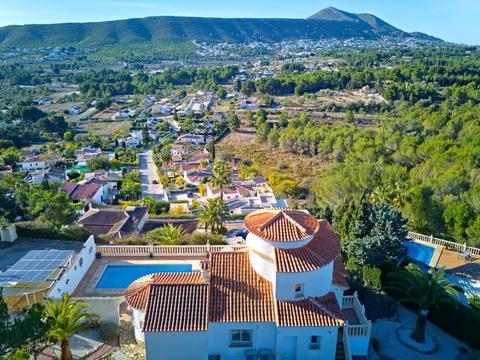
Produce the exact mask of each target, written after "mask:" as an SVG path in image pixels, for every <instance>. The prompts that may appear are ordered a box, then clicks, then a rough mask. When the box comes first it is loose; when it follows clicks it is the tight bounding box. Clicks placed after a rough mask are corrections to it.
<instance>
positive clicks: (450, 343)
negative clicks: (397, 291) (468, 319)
mask: <svg viewBox="0 0 480 360" xmlns="http://www.w3.org/2000/svg"><path fill="white" fill-rule="evenodd" d="M446 316H448V315H446ZM452 321H454V320H453V319H452ZM414 325H415V314H414V313H413V312H411V311H410V310H408V309H406V308H405V307H404V306H401V305H400V306H399V307H398V320H397V321H392V320H387V319H380V320H377V321H375V322H374V323H373V327H372V336H373V337H375V338H376V339H377V340H378V342H379V344H380V351H379V353H380V354H379V355H380V357H381V358H382V359H385V360H386V359H392V360H405V359H409V360H430V359H432V360H433V359H435V360H468V359H469V354H468V353H469V352H470V351H471V350H470V348H469V347H468V345H465V344H464V343H463V342H461V341H460V340H457V339H456V338H454V337H452V336H450V335H448V334H446V333H445V332H444V331H443V330H441V329H440V328H439V327H437V326H435V325H433V324H431V323H430V322H428V324H427V334H428V335H430V336H431V337H432V338H433V339H434V341H435V342H436V343H437V344H438V350H437V351H436V352H435V353H434V354H422V353H419V352H417V351H415V350H412V349H410V348H408V347H406V346H404V345H403V344H402V343H401V342H400V341H399V340H398V339H397V336H396V330H397V329H398V328H399V327H400V326H403V327H408V328H411V327H413V326H414Z"/></svg>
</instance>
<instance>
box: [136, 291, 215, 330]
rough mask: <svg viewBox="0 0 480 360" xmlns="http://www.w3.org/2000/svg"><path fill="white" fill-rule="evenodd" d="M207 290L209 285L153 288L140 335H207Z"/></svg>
mask: <svg viewBox="0 0 480 360" xmlns="http://www.w3.org/2000/svg"><path fill="white" fill-rule="evenodd" d="M208 290H209V289H208V284H177V285H152V286H151V289H150V294H149V297H148V303H147V310H146V312H145V321H144V324H143V331H146V332H186V331H206V330H207V328H208V292H209V291H208Z"/></svg>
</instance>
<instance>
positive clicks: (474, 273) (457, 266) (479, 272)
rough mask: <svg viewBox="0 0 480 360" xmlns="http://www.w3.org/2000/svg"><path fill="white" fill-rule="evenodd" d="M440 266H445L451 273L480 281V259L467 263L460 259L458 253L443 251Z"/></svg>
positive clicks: (439, 261)
mask: <svg viewBox="0 0 480 360" xmlns="http://www.w3.org/2000/svg"><path fill="white" fill-rule="evenodd" d="M438 266H445V267H446V268H447V270H448V272H449V273H451V274H454V275H457V276H462V277H466V278H470V279H476V280H480V258H478V257H477V258H476V259H475V260H472V261H466V260H464V259H461V258H459V257H458V251H454V250H448V249H446V248H444V249H443V251H442V254H441V255H440V259H439V260H438Z"/></svg>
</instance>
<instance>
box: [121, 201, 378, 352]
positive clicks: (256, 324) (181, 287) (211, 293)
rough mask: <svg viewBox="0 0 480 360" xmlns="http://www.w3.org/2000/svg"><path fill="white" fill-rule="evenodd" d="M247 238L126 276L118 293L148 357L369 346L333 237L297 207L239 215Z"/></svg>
mask: <svg viewBox="0 0 480 360" xmlns="http://www.w3.org/2000/svg"><path fill="white" fill-rule="evenodd" d="M245 226H246V228H247V229H248V230H249V234H248V236H247V248H246V250H243V251H237V252H213V253H211V254H210V257H209V260H207V261H204V262H202V271H201V272H186V273H159V274H154V275H148V276H145V277H143V278H141V279H138V280H136V281H135V282H133V283H132V284H131V285H130V286H129V287H128V288H127V290H126V291H125V299H126V301H127V303H128V304H129V306H130V308H131V309H133V322H134V327H135V336H136V338H137V340H140V341H144V343H145V351H146V357H147V359H148V360H153V359H160V360H170V359H172V360H173V359H175V360H195V359H199V360H200V359H202V360H220V359H228V360H235V359H238V360H240V359H252V360H253V359H272V360H273V359H281V360H283V359H285V360H295V359H302V360H303V359H306V360H308V359H331V360H333V359H343V358H351V356H352V355H359V356H365V355H367V352H368V344H369V340H370V329H371V324H370V321H368V320H367V319H366V317H365V312H364V308H363V306H362V305H361V304H360V302H359V301H358V297H357V296H356V295H353V296H344V290H346V289H347V288H348V283H347V281H346V279H345V269H344V267H343V264H342V261H341V255H340V242H339V240H338V238H337V236H336V235H335V233H334V232H333V230H332V227H331V226H330V224H329V223H328V222H327V221H326V220H321V221H318V220H316V219H315V218H314V217H313V216H311V215H309V214H308V213H306V212H303V211H297V210H290V209H273V210H261V211H257V212H254V213H251V214H249V215H247V217H246V218H245Z"/></svg>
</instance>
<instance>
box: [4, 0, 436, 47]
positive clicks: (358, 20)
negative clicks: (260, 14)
mask: <svg viewBox="0 0 480 360" xmlns="http://www.w3.org/2000/svg"><path fill="white" fill-rule="evenodd" d="M417 34H418V35H417ZM382 36H390V37H400V38H422V39H435V38H433V37H430V36H429V35H426V34H421V33H412V34H410V33H407V32H405V31H402V30H400V29H397V28H396V27H394V26H392V25H390V24H388V23H387V22H385V21H384V20H382V19H380V18H378V17H376V16H374V15H371V14H353V13H348V12H346V11H342V10H338V9H335V8H327V9H323V10H321V11H319V12H317V13H316V14H314V15H312V16H310V17H308V18H307V19H286V18H276V19H273V18H215V17H181V16H150V17H145V18H133V19H125V20H110V21H101V22H84V23H75V22H72V23H59V24H29V25H9V26H5V27H0V46H2V47H34V46H36V47H42V46H74V47H92V46H93V47H96V46H107V45H115V44H130V43H138V42H141V43H157V42H161V41H198V42H207V43H219V42H230V43H234V42H237V43H245V42H252V41H264V42H279V41H288V40H300V39H313V40H318V39H328V38H336V39H348V38H354V37H355V38H360V37H361V38H365V39H370V40H374V39H378V38H379V37H382Z"/></svg>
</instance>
